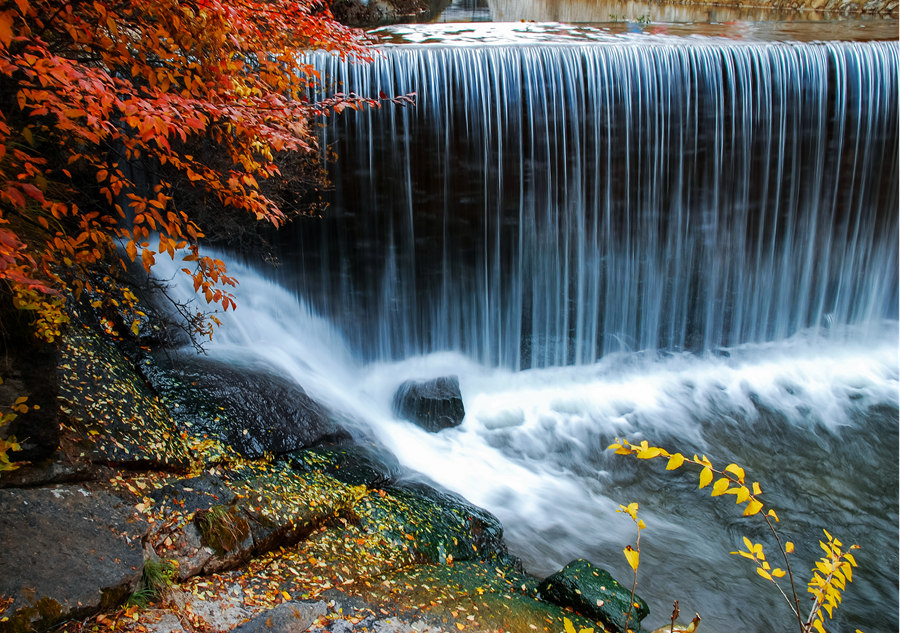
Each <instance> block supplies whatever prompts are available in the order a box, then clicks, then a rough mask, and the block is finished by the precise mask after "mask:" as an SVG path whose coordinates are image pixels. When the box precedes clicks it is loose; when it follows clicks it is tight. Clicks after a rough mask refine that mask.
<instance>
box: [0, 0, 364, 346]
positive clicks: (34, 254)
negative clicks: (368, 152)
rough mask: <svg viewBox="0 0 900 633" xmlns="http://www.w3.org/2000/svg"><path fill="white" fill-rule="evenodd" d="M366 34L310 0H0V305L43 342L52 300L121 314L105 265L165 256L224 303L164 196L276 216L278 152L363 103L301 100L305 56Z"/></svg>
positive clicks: (195, 238) (344, 47)
mask: <svg viewBox="0 0 900 633" xmlns="http://www.w3.org/2000/svg"><path fill="white" fill-rule="evenodd" d="M364 44H365V42H364V41H363V36H362V34H361V33H360V32H358V31H355V30H352V29H349V28H346V27H344V26H342V25H340V24H338V23H337V22H336V21H334V20H333V19H332V17H331V14H330V12H329V10H328V8H327V7H326V6H325V5H324V4H322V3H321V2H319V1H317V0H228V1H219V0H187V1H185V0H71V1H70V2H65V1H63V0H0V286H5V287H4V288H0V295H2V300H4V301H8V300H11V301H13V302H14V303H15V305H16V307H18V308H20V309H26V310H32V311H33V313H34V315H35V323H36V325H37V331H38V333H39V334H41V335H42V336H43V337H44V338H45V339H49V340H52V338H53V337H54V336H56V335H57V334H58V330H59V325H60V323H61V322H62V321H64V320H65V317H64V310H63V309H62V307H63V303H64V301H65V297H66V295H67V294H69V293H72V294H75V295H76V296H77V295H81V294H82V293H84V292H85V291H87V292H88V293H90V296H92V297H99V299H95V301H113V302H115V304H116V305H120V306H126V307H131V308H133V307H134V295H133V293H131V292H130V291H129V290H128V288H127V287H125V286H123V285H122V284H121V283H118V282H117V281H116V280H115V275H112V274H110V273H109V271H110V270H111V269H113V270H115V269H118V268H119V267H120V266H119V265H120V264H121V267H124V266H125V265H126V264H127V263H128V261H129V260H130V261H132V262H139V263H141V264H143V267H144V268H145V269H146V270H147V271H149V270H150V268H151V267H152V265H153V264H154V262H155V258H156V257H158V256H160V255H163V254H166V255H167V256H171V257H174V258H178V259H179V260H183V264H182V265H183V270H184V271H185V273H187V274H189V275H191V276H192V277H193V281H194V287H195V289H196V290H198V291H199V292H200V293H201V294H203V295H204V296H205V298H206V300H207V301H208V302H210V303H211V304H217V305H218V307H219V308H221V309H228V308H231V307H234V300H233V297H232V295H231V294H230V293H229V292H228V291H227V287H228V286H230V285H233V284H234V283H235V280H234V279H233V278H231V277H229V276H228V274H227V271H226V270H225V267H224V265H223V264H222V262H220V261H218V260H215V259H212V258H210V257H206V256H204V255H202V253H201V252H200V250H199V246H198V245H199V242H200V240H201V239H202V237H203V234H202V230H201V227H200V226H199V225H198V224H197V223H196V222H195V220H194V219H193V216H192V210H191V209H189V208H177V207H176V204H175V202H174V200H173V197H174V196H173V194H174V193H175V192H176V191H177V190H180V189H182V188H192V189H195V190H198V191H199V192H201V193H202V195H203V196H205V197H206V198H207V199H211V200H214V201H215V203H216V204H217V205H221V206H222V207H225V208H229V209H232V210H236V211H238V212H240V213H246V214H249V216H251V217H253V218H256V219H257V220H261V221H265V222H270V223H272V224H275V225H278V224H280V223H281V222H283V220H284V211H283V209H281V208H279V206H278V205H277V204H276V203H275V202H274V201H273V200H272V199H271V198H270V197H267V196H266V195H265V194H264V193H263V189H262V188H261V183H262V182H264V181H266V180H267V179H273V178H280V177H281V176H282V174H281V173H280V171H279V168H278V166H277V164H276V160H275V157H276V155H278V154H281V153H284V152H305V151H310V150H311V149H313V148H314V145H315V140H314V137H313V135H312V133H311V126H310V121H311V119H312V118H313V117H314V116H316V115H318V114H322V113H327V112H328V111H333V110H337V111H340V109H343V108H344V107H347V106H348V105H349V106H351V107H359V106H360V105H361V104H362V103H365V102H366V100H364V99H361V98H358V97H354V96H346V95H336V96H332V97H330V98H329V99H328V100H327V101H320V102H318V103H313V102H311V101H310V99H309V98H308V96H307V95H308V94H310V92H309V89H310V86H311V83H313V82H315V81H316V80H317V75H316V73H315V71H314V70H313V69H312V67H311V66H309V65H306V64H304V63H303V62H302V59H303V57H302V55H303V54H304V53H306V52H308V51H310V50H313V49H326V50H330V51H334V52H335V53H336V54H340V55H350V56H354V57H358V58H361V59H363V58H365V56H366V52H365V48H364ZM371 103H373V104H374V103H375V102H371ZM376 105H377V104H376ZM198 141H202V143H203V144H205V145H204V146H205V147H207V148H209V147H213V148H214V150H213V151H207V152H205V153H204V152H197V151H196V148H197V147H198V146H199V143H198ZM210 157H215V159H216V160H210ZM136 162H140V163H141V164H142V165H143V166H144V167H143V169H142V173H141V174H140V176H139V177H138V176H136V175H135V170H134V169H133V166H134V164H135V163H136ZM148 165H149V168H148V167H147V166H148ZM110 262H112V266H111V265H110ZM104 270H105V271H106V274H103V273H102V271H104ZM98 273H100V274H98Z"/></svg>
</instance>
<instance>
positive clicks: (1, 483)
mask: <svg viewBox="0 0 900 633" xmlns="http://www.w3.org/2000/svg"><path fill="white" fill-rule="evenodd" d="M12 457H13V459H15V457H16V454H15V453H13V454H12ZM100 472H103V469H102V468H98V467H97V466H95V465H94V464H91V463H85V462H78V461H74V462H67V461H56V460H42V461H40V462H37V463H32V464H28V465H25V466H21V467H19V468H17V469H16V470H9V471H5V472H4V473H3V476H2V479H0V488H36V487H38V486H47V485H50V484H62V483H72V482H78V481H88V480H92V479H97V477H98V474H99V473H100Z"/></svg>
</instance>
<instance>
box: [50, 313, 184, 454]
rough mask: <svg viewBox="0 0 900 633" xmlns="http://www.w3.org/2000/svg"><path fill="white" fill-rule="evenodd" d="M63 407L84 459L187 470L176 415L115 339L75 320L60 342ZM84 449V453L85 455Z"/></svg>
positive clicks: (74, 439) (74, 447)
mask: <svg viewBox="0 0 900 633" xmlns="http://www.w3.org/2000/svg"><path fill="white" fill-rule="evenodd" d="M57 377H58V381H59V400H60V402H59V411H60V417H61V419H62V420H64V421H65V423H66V426H67V427H69V428H71V429H72V434H73V435H74V436H75V437H74V438H72V439H71V440H69V441H71V442H72V443H73V447H72V449H70V450H71V451H77V452H73V455H74V456H75V457H76V458H78V457H80V458H81V460H82V461H84V460H88V461H93V462H97V463H101V464H116V465H120V464H129V465H132V466H141V467H157V468H161V469H164V470H172V469H177V470H187V469H188V468H189V467H190V450H189V448H188V446H187V444H186V442H185V440H184V438H182V436H181V433H180V432H179V430H178V429H177V428H176V425H175V420H173V419H172V416H171V415H170V414H169V412H168V411H167V410H166V407H165V406H164V405H163V404H162V402H160V400H159V398H158V397H157V395H156V394H155V393H153V391H152V390H151V389H149V388H148V386H147V384H146V383H145V382H144V381H143V380H142V379H141V377H140V376H139V375H138V374H137V373H136V372H135V370H134V364H133V363H132V362H131V361H130V360H129V359H128V358H127V357H125V356H124V355H123V353H122V352H121V350H120V349H119V348H118V347H116V346H115V345H114V344H113V343H112V342H110V341H109V340H107V339H106V338H104V337H102V336H100V335H99V334H97V332H95V331H93V330H90V329H86V328H85V327H84V326H78V325H75V324H73V325H72V326H71V327H70V328H69V332H68V333H67V334H66V336H64V337H63V339H62V340H61V341H60V346H59V366H58V369H57ZM79 453H80V454H79Z"/></svg>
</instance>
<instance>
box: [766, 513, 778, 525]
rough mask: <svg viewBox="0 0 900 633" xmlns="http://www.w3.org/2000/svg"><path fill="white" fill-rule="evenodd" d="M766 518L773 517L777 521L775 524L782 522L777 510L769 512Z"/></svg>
mask: <svg viewBox="0 0 900 633" xmlns="http://www.w3.org/2000/svg"><path fill="white" fill-rule="evenodd" d="M766 516H770V517H772V518H773V519H775V523H778V522H779V521H780V519H779V518H778V515H777V514H775V510H769V511H768V512H767V513H766Z"/></svg>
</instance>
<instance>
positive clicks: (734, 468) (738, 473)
mask: <svg viewBox="0 0 900 633" xmlns="http://www.w3.org/2000/svg"><path fill="white" fill-rule="evenodd" d="M725 472H726V473H731V474H733V475H734V476H735V477H737V479H738V481H739V482H741V483H744V469H743V468H741V467H740V466H738V465H737V464H728V465H727V466H726V467H725Z"/></svg>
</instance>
